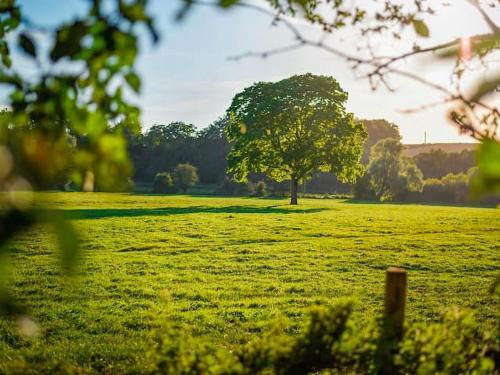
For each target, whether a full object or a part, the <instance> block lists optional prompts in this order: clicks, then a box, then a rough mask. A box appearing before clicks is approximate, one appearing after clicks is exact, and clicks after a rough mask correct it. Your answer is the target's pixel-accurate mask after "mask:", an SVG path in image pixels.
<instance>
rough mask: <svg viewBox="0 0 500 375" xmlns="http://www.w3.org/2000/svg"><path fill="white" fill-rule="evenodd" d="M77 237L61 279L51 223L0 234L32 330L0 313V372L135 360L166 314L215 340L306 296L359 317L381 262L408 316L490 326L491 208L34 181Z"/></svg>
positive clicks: (236, 337) (284, 312)
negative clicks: (145, 191)
mask: <svg viewBox="0 0 500 375" xmlns="http://www.w3.org/2000/svg"><path fill="white" fill-rule="evenodd" d="M41 198H42V200H44V201H46V202H47V206H48V207H49V208H50V209H51V210H56V211H62V212H63V213H64V215H65V216H66V217H67V218H68V219H69V220H72V222H73V223H74V224H75V226H76V227H77V228H78V230H79V233H80V236H81V247H82V256H81V261H80V265H79V267H78V273H79V276H78V277H73V278H72V279H71V280H66V281H65V279H64V278H62V276H61V271H60V267H59V262H60V258H59V257H58V256H57V254H58V251H59V250H58V249H57V246H56V245H55V241H54V236H53V234H52V233H51V231H50V229H49V228H48V227H47V228H46V227H37V228H35V229H33V230H31V231H30V232H29V233H26V234H25V235H23V236H20V237H19V238H16V239H15V240H14V241H13V242H12V243H11V244H10V245H9V249H10V250H11V255H10V260H11V265H12V267H11V268H10V273H11V275H10V288H11V292H12V293H13V296H14V297H15V298H16V299H17V300H18V301H20V302H22V303H24V304H25V305H26V306H27V307H28V309H29V311H30V313H31V315H32V316H33V317H34V319H35V320H36V321H37V322H38V323H39V326H40V334H39V336H38V337H37V338H36V339H34V340H27V339H25V338H23V337H22V336H21V335H20V333H19V332H18V330H17V329H16V326H15V324H14V323H13V322H12V321H10V320H6V319H1V320H0V373H2V372H8V371H12V370H13V369H18V370H19V369H22V371H27V369H32V370H35V371H41V370H45V371H55V370H59V371H63V372H64V371H65V369H67V368H71V369H75V368H76V369H79V370H81V371H89V372H94V371H96V372H98V371H109V372H134V371H136V372H140V371H141V370H143V369H144V368H145V367H146V366H147V362H148V359H147V357H146V355H145V353H146V352H147V351H148V350H149V349H150V347H151V345H152V339H151V337H152V336H153V335H154V334H155V332H158V331H161V330H162V329H164V328H165V327H166V326H168V325H169V324H175V325H177V326H181V327H189V328H190V330H191V331H192V334H193V335H197V336H201V337H204V338H205V339H209V340H211V341H213V342H216V343H217V344H219V345H222V346H225V347H229V348H231V347H234V346H235V345H237V344H240V343H244V342H247V341H248V340H250V339H251V338H252V337H254V336H255V335H258V334H260V333H261V332H263V331H264V330H266V329H267V327H268V325H269V323H270V322H272V321H275V320H276V319H283V320H285V321H286V322H287V324H288V327H289V328H288V330H289V332H290V334H294V333H295V332H296V331H297V330H298V329H299V327H300V323H301V319H302V316H303V314H304V313H305V312H306V311H307V309H308V308H309V307H310V306H311V305H314V304H318V303H322V304H331V303H334V302H335V301H337V300H338V299H339V298H343V297H353V298H355V299H357V300H358V303H357V304H356V313H355V319H356V321H357V322H359V324H365V323H366V321H367V320H369V319H370V318H371V317H373V316H374V315H376V314H378V313H379V312H380V310H381V305H382V301H383V283H384V270H385V269H386V268H387V267H389V266H399V267H404V268H406V269H407V270H408V271H409V295H408V305H407V306H408V312H407V316H408V320H410V321H416V320H419V321H422V320H424V321H425V320H435V319H437V317H438V316H439V314H440V312H441V311H442V310H443V309H445V308H449V307H451V306H459V307H467V308H475V309H477V314H478V318H479V319H480V320H481V321H482V322H483V323H484V325H485V326H488V325H493V324H494V321H495V314H496V311H497V308H498V306H497V305H496V302H495V300H494V298H493V297H492V296H491V294H489V292H488V289H489V288H490V286H491V284H492V282H493V279H494V278H495V277H496V276H497V275H498V272H499V264H500V262H499V258H500V243H499V241H498V240H499V238H500V216H499V211H498V209H488V208H471V207H445V206H420V205H389V204H364V203H358V204H352V203H350V202H349V201H340V200H318V199H315V200H314V199H310V200H306V199H304V200H301V201H300V202H299V206H298V207H290V206H288V204H287V201H286V200H274V199H251V198H220V197H190V196H170V197H168V196H151V195H149V196H148V195H128V194H82V193H46V194H41Z"/></svg>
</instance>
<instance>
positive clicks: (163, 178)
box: [153, 172, 177, 194]
mask: <svg viewBox="0 0 500 375" xmlns="http://www.w3.org/2000/svg"><path fill="white" fill-rule="evenodd" d="M176 191H177V189H176V187H175V185H174V180H173V179H172V175H171V174H170V173H168V172H160V173H157V174H156V176H155V179H154V180H153V193H157V194H173V193H175V192H176Z"/></svg>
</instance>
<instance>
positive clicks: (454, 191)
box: [441, 173, 469, 202]
mask: <svg viewBox="0 0 500 375" xmlns="http://www.w3.org/2000/svg"><path fill="white" fill-rule="evenodd" d="M441 181H442V183H443V185H444V191H445V194H446V195H447V196H448V197H449V198H450V200H451V201H452V202H465V201H467V198H468V196H469V178H468V176H467V175H466V174H465V173H457V174H454V173H448V174H447V175H446V176H444V177H443V178H442V179H441Z"/></svg>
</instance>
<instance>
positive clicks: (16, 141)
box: [0, 0, 158, 293]
mask: <svg viewBox="0 0 500 375" xmlns="http://www.w3.org/2000/svg"><path fill="white" fill-rule="evenodd" d="M88 3H89V4H88V8H87V9H88V13H87V14H84V15H83V16H81V17H78V18H75V19H72V20H71V21H69V22H67V23H64V24H60V25H56V26H55V27H54V29H47V30H44V33H43V37H42V38H43V40H40V41H37V38H35V34H36V33H37V32H38V31H39V30H38V28H37V26H36V22H33V21H32V20H31V19H30V15H26V14H23V13H22V9H21V8H20V7H19V5H18V4H17V2H16V1H15V0H7V1H3V2H2V3H1V5H0V57H1V59H0V60H1V62H0V84H1V85H2V87H3V89H4V90H6V91H7V93H8V103H6V104H7V105H8V109H7V110H6V111H4V112H2V113H1V114H0V170H1V171H2V172H1V173H0V189H1V190H5V191H7V194H2V195H1V196H0V207H1V212H0V228H1V229H0V248H1V249H2V250H3V248H4V246H5V243H6V241H7V240H8V239H10V238H11V237H12V236H14V235H15V234H17V233H18V232H21V231H23V230H26V228H27V227H30V226H32V225H34V224H35V223H36V222H48V223H52V224H54V225H55V231H56V233H58V234H59V235H60V236H63V237H61V239H60V241H59V242H60V244H61V245H62V249H63V251H64V254H65V255H64V256H63V258H64V259H67V260H71V259H75V256H74V253H75V252H76V251H77V248H76V242H75V240H69V236H71V233H72V232H73V231H72V229H71V228H70V223H64V222H63V221H51V220H50V217H51V215H50V214H43V213H40V211H39V208H40V207H37V210H35V209H34V206H35V203H36V202H34V201H33V198H34V195H33V194H31V193H30V192H31V191H33V190H37V189H44V188H53V187H54V186H61V185H62V184H64V183H66V182H67V179H66V178H67V176H68V174H69V176H70V178H71V180H72V181H73V183H75V184H77V185H78V186H79V187H80V188H82V189H83V190H86V191H92V190H122V189H126V188H127V187H128V177H129V176H130V164H129V161H128V157H127V153H126V143H125V141H124V139H123V137H122V134H121V132H120V131H119V130H118V129H116V130H114V129H111V128H110V126H109V125H110V124H113V123H118V122H120V121H123V122H124V123H127V124H129V126H130V127H131V128H132V131H136V130H138V117H139V109H138V108H137V107H135V106H134V105H131V104H130V103H129V102H128V101H127V100H126V99H125V95H124V90H130V91H132V92H136V93H137V92H138V91H139V90H140V83H141V82H140V79H139V77H138V75H137V74H136V72H135V70H134V65H135V60H136V57H137V53H138V43H137V39H138V33H139V29H138V27H139V26H141V25H142V26H145V27H146V28H147V29H148V30H149V32H150V35H151V36H152V38H153V40H154V41H156V40H157V39H158V36H157V34H156V31H155V29H154V27H153V21H152V18H151V17H150V16H149V15H148V14H147V13H146V5H147V1H146V0H132V1H127V2H124V1H121V0H116V1H112V2H109V3H107V4H106V6H105V5H104V4H102V2H101V1H98V0H94V1H90V2H88ZM14 48H19V49H20V50H21V51H22V52H24V58H25V59H28V60H29V64H30V65H32V66H35V67H36V71H35V74H32V72H31V71H30V69H27V70H23V71H22V70H20V69H19V61H18V60H16V59H15V55H12V54H11V51H12V50H13V49H14ZM21 65H23V66H25V65H26V64H25V63H22V64H21ZM0 287H3V285H0ZM0 293H1V292H0Z"/></svg>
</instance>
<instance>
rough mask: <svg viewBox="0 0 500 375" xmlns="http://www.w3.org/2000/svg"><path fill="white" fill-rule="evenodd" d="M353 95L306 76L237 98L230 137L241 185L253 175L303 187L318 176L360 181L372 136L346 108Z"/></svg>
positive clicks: (230, 160) (321, 78)
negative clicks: (365, 148) (324, 174)
mask: <svg viewBox="0 0 500 375" xmlns="http://www.w3.org/2000/svg"><path fill="white" fill-rule="evenodd" d="M346 100H347V93H346V92H344V91H343V90H342V89H341V87H340V85H339V84H338V83H337V81H335V79H333V78H331V77H326V76H314V75H312V74H306V75H301V76H293V77H290V78H287V79H284V80H282V81H279V82H275V83H270V82H260V83H256V84H254V85H253V86H250V87H248V88H246V89H245V90H244V91H243V92H241V93H239V94H237V95H236V96H235V97H234V99H233V102H232V103H231V106H230V107H229V109H228V114H229V117H230V122H229V125H228V126H227V127H226V133H227V136H228V139H229V141H230V142H232V143H233V148H232V150H231V152H230V153H229V156H228V166H229V167H228V171H229V172H230V173H234V175H235V177H236V178H237V179H239V180H245V179H246V178H247V176H248V173H249V172H252V171H253V172H259V173H266V174H267V175H268V176H269V177H271V178H273V179H275V180H277V181H278V182H279V181H283V180H286V179H289V180H291V181H292V184H291V186H292V189H291V195H292V201H291V203H292V204H296V203H297V197H296V194H297V191H296V190H297V189H296V188H297V183H298V182H299V181H303V180H305V179H308V178H310V177H311V176H312V174H313V172H316V171H332V172H334V173H335V175H336V176H337V177H338V178H339V179H340V180H341V181H354V180H355V179H356V177H357V176H358V175H359V174H360V173H361V171H362V167H361V165H360V163H359V159H360V157H361V151H362V143H363V141H364V138H365V137H366V133H365V131H364V129H363V126H362V125H361V124H357V123H355V122H354V119H353V115H352V114H350V113H348V112H346V110H345V108H344V105H345V102H346Z"/></svg>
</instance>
